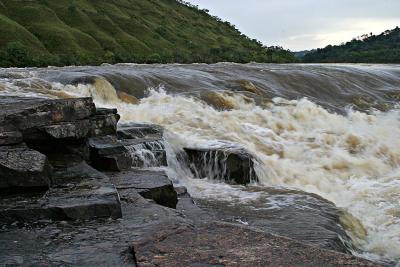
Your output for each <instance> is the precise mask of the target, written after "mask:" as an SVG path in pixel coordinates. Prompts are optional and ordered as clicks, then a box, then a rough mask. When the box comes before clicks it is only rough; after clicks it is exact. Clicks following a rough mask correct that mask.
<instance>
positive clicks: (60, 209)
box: [0, 162, 122, 222]
mask: <svg viewBox="0 0 400 267" xmlns="http://www.w3.org/2000/svg"><path fill="white" fill-rule="evenodd" d="M121 216H122V215H121V206H120V202H119V197H118V193H117V191H116V189H115V187H114V186H113V185H112V183H111V182H110V179H109V178H108V177H107V176H106V175H104V174H102V173H100V172H98V171H96V170H95V169H93V168H91V167H90V166H88V165H87V164H86V163H83V162H82V163H79V164H73V165H72V166H68V167H66V168H62V169H56V170H55V171H54V173H53V185H52V187H51V188H50V189H49V190H48V191H46V192H38V193H32V194H18V195H10V196H5V197H3V198H2V199H1V201H0V221H3V222H13V221H31V222H32V221H38V220H44V219H47V220H76V219H93V218H108V217H112V218H120V217H121Z"/></svg>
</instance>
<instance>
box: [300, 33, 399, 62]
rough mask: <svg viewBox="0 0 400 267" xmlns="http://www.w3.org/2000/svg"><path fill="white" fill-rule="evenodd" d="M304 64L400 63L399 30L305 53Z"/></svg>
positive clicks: (370, 35) (366, 36)
mask: <svg viewBox="0 0 400 267" xmlns="http://www.w3.org/2000/svg"><path fill="white" fill-rule="evenodd" d="M303 61H304V62H315V63H342V62H343V63H400V28H399V27H396V28H395V29H393V30H387V31H385V32H383V33H382V34H380V35H373V34H372V33H371V34H365V35H362V36H360V37H358V38H355V39H353V40H351V41H350V42H347V43H345V44H341V45H336V46H332V45H328V46H327V47H325V48H322V49H318V50H315V51H313V52H311V53H307V54H305V55H304V57H303Z"/></svg>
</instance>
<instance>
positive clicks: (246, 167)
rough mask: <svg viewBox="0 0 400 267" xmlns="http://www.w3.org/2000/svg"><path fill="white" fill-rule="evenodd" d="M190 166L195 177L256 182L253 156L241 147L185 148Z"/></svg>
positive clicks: (233, 181) (244, 182) (241, 182)
mask: <svg viewBox="0 0 400 267" xmlns="http://www.w3.org/2000/svg"><path fill="white" fill-rule="evenodd" d="M185 151H186V153H187V155H188V160H189V163H190V168H191V170H192V172H193V174H194V175H195V176H196V177H197V178H206V177H207V178H209V179H216V180H225V181H228V182H231V183H237V184H244V185H245V184H249V183H252V182H257V181H258V177H257V175H256V173H255V171H254V162H253V160H254V157H253V156H252V155H251V154H250V153H249V152H247V151H246V150H244V149H242V148H235V147H221V148H185Z"/></svg>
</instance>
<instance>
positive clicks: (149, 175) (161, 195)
mask: <svg viewBox="0 0 400 267" xmlns="http://www.w3.org/2000/svg"><path fill="white" fill-rule="evenodd" d="M108 176H109V177H110V178H111V180H112V182H113V183H114V185H115V186H116V187H117V190H118V192H119V194H120V196H121V199H127V198H128V196H131V195H132V190H133V191H136V192H138V193H139V194H140V195H141V196H143V197H144V198H147V199H152V200H154V201H155V202H156V203H157V204H160V205H163V206H166V207H170V208H176V204H177V202H178V198H177V193H176V191H175V190H174V187H173V184H172V182H171V181H170V180H169V178H168V176H167V175H166V173H165V172H163V171H152V170H137V169H132V170H130V171H124V172H116V173H108Z"/></svg>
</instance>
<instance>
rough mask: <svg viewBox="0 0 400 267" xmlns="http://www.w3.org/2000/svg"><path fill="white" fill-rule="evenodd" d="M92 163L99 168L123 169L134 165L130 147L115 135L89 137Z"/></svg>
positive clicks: (109, 169)
mask: <svg viewBox="0 0 400 267" xmlns="http://www.w3.org/2000/svg"><path fill="white" fill-rule="evenodd" d="M89 151H90V160H91V165H92V166H93V167H95V168H96V169H98V170H105V171H122V170H128V169H130V168H131V167H132V164H133V163H132V157H131V155H130V153H129V151H128V149H127V148H126V147H125V146H124V145H123V144H121V143H120V142H119V141H118V140H117V138H116V137H115V136H103V137H93V138H90V139H89Z"/></svg>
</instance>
